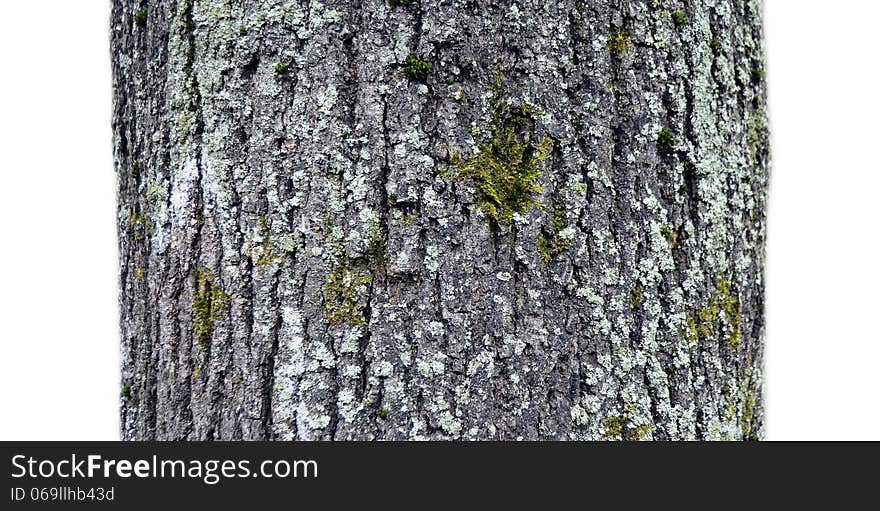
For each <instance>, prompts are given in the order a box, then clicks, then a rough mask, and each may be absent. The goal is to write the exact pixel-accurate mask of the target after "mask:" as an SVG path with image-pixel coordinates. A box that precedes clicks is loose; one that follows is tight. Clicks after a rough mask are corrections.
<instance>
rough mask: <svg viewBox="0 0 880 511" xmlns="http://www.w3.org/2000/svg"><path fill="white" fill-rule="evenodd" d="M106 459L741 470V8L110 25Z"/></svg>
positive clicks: (134, 18) (204, 8) (757, 116)
mask: <svg viewBox="0 0 880 511" xmlns="http://www.w3.org/2000/svg"><path fill="white" fill-rule="evenodd" d="M112 50H113V52H112V53H113V76H114V115H113V133H114V154H115V165H116V171H117V175H118V186H119V188H118V201H119V210H118V226H119V248H120V253H121V266H120V282H121V286H122V293H121V311H122V319H121V331H122V383H121V385H122V393H121V394H122V397H121V401H122V409H121V414H122V437H123V438H124V439H132V440H133V439H187V440H196V439H216V440H221V439H222V440H235V439H278V440H292V439H302V440H311V439H336V440H349V439H565V440H587V439H623V440H642V439H646V440H651V439H653V440H680V439H757V438H760V437H761V435H762V430H763V424H762V423H763V420H762V415H763V406H762V397H761V385H762V365H761V364H762V353H763V331H764V318H763V300H764V298H763V297H764V279H763V265H764V239H765V232H766V229H765V205H766V190H767V178H768V172H767V168H768V144H767V140H768V135H767V129H766V112H765V106H766V103H765V97H766V93H765V90H766V89H765V84H764V71H763V63H762V62H763V41H762V28H761V2H760V0H688V1H684V2H682V1H668V2H666V1H662V2H661V1H624V0H593V1H590V2H580V1H571V0H563V1H561V2H557V3H553V2H549V3H548V2H544V1H540V0H524V1H515V2H484V1H479V2H473V1H461V0H440V1H438V0H421V1H419V0H412V1H409V0H362V1H359V2H354V1H350V0H327V1H324V2H320V1H317V0H316V1H309V2H307V1H295V0H149V1H148V0H114V2H113V15H112Z"/></svg>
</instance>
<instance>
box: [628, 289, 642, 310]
mask: <svg viewBox="0 0 880 511" xmlns="http://www.w3.org/2000/svg"><path fill="white" fill-rule="evenodd" d="M643 303H645V286H643V285H641V284H636V285H635V286H633V288H632V289H631V290H630V292H629V304H630V305H631V306H632V308H633V309H638V308H639V307H641V305H642V304H643Z"/></svg>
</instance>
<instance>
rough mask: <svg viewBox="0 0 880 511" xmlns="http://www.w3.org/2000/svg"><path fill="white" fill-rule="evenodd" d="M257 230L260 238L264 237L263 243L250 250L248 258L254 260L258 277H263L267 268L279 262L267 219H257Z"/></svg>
mask: <svg viewBox="0 0 880 511" xmlns="http://www.w3.org/2000/svg"><path fill="white" fill-rule="evenodd" d="M257 228H258V232H259V234H260V236H262V237H263V241H262V242H261V243H260V244H259V245H258V246H253V247H251V248H250V249H248V256H249V257H250V258H251V259H252V260H253V262H254V266H256V267H257V275H262V274H263V272H264V271H265V269H266V267H268V266H271V265H273V264H275V262H277V261H278V254H277V253H276V251H275V245H274V244H273V243H272V240H271V239H270V238H269V236H270V233H269V228H268V226H267V224H266V218H265V217H262V216H261V217H258V218H257Z"/></svg>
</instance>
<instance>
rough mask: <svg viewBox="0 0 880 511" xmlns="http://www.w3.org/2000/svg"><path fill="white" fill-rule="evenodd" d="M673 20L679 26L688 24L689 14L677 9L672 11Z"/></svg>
mask: <svg viewBox="0 0 880 511" xmlns="http://www.w3.org/2000/svg"><path fill="white" fill-rule="evenodd" d="M672 21H674V22H675V24H676V25H678V26H682V25H686V24H687V15H686V14H685V13H684V12H682V11H675V12H673V13H672Z"/></svg>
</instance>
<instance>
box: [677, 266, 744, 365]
mask: <svg viewBox="0 0 880 511" xmlns="http://www.w3.org/2000/svg"><path fill="white" fill-rule="evenodd" d="M731 287H732V285H731V282H730V281H729V280H725V279H721V280H719V281H718V285H717V286H716V287H715V291H714V293H712V296H711V298H710V299H709V301H708V303H706V305H705V306H704V307H702V308H700V309H699V310H697V311H692V312H690V313H688V315H687V331H686V332H685V337H686V338H687V340H688V341H691V342H695V341H699V340H704V339H710V338H713V337H715V336H716V335H717V334H718V327H719V326H720V325H721V324H722V322H723V323H724V324H726V325H727V326H728V329H729V332H728V336H727V340H726V343H727V346H728V347H730V348H731V349H736V348H739V346H740V344H742V328H741V326H740V323H741V319H742V315H741V311H740V305H739V299H738V298H737V296H736V294H735V293H734V292H733V291H732V289H731Z"/></svg>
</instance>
